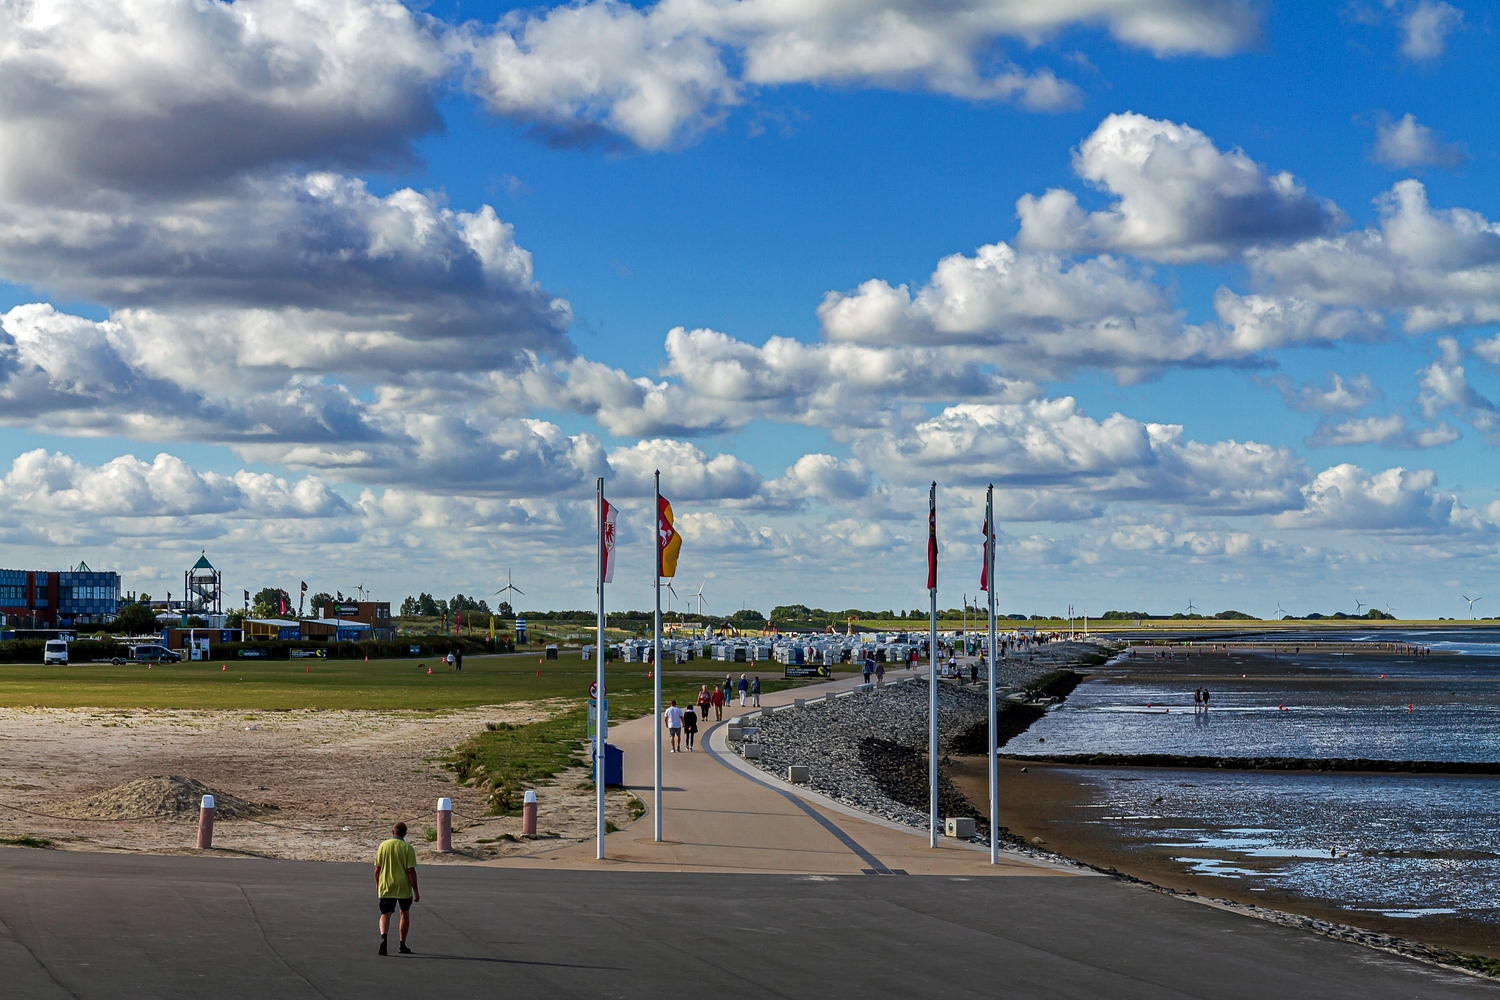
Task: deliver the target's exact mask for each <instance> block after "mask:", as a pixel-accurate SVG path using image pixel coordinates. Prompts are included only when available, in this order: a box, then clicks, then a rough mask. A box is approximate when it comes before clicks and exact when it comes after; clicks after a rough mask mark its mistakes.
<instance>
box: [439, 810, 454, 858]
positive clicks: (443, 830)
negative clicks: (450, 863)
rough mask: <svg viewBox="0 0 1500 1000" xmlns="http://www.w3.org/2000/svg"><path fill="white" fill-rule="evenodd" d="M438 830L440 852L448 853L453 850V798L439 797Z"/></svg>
mask: <svg viewBox="0 0 1500 1000" xmlns="http://www.w3.org/2000/svg"><path fill="white" fill-rule="evenodd" d="M437 831H438V838H437V849H438V851H439V853H442V854H447V853H449V852H450V851H452V850H453V800H452V799H438V810H437Z"/></svg>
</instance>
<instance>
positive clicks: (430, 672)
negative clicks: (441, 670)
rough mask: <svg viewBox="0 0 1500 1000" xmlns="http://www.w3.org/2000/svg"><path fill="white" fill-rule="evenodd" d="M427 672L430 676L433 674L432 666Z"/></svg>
mask: <svg viewBox="0 0 1500 1000" xmlns="http://www.w3.org/2000/svg"><path fill="white" fill-rule="evenodd" d="M427 674H428V676H431V675H432V668H431V667H428V668H427Z"/></svg>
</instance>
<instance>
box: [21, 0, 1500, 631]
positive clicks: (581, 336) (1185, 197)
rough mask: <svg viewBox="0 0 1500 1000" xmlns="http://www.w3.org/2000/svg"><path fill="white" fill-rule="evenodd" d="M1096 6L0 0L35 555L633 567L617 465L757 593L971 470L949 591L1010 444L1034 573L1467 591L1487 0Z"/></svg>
mask: <svg viewBox="0 0 1500 1000" xmlns="http://www.w3.org/2000/svg"><path fill="white" fill-rule="evenodd" d="M1058 7H1059V5H1054V4H1044V3H1034V2H1024V0H955V2H954V3H953V4H951V5H947V6H944V7H942V8H934V7H933V5H930V4H917V3H903V2H894V0H891V2H870V3H865V4H857V3H849V2H842V0H826V2H817V0H809V2H807V3H805V4H801V5H794V6H780V5H777V4H774V3H771V2H769V0H660V2H659V3H656V4H636V5H634V6H628V5H625V4H622V3H605V2H601V0H592V2H586V3H575V4H570V5H565V6H558V7H547V6H539V7H530V6H526V7H522V6H516V5H509V4H499V5H494V4H492V5H482V4H472V3H463V4H454V3H435V4H431V5H427V6H425V7H421V8H417V7H403V6H401V5H399V4H397V3H394V2H388V0H385V2H377V0H303V2H302V3H299V4H297V5H294V6H292V5H272V4H266V3H261V2H259V0H239V2H237V3H235V4H232V5H228V4H208V5H196V4H188V3H185V2H175V0H136V2H132V3H129V4H125V5H119V4H104V3H99V2H94V0H65V2H53V3H36V4H20V3H16V4H0V17H3V18H4V20H5V22H6V23H5V29H4V30H5V31H6V33H7V35H8V36H10V37H12V38H13V39H15V40H16V41H17V43H18V44H16V45H14V46H13V47H12V50H11V51H10V54H8V55H4V56H0V79H3V80H5V81H6V84H5V86H4V87H3V88H0V89H3V91H4V92H5V94H6V95H7V96H4V97H0V148H5V149H6V150H7V153H5V154H4V156H3V158H0V277H3V278H4V279H5V280H6V282H7V284H5V285H3V286H0V309H5V310H9V312H5V313H3V320H4V324H3V332H0V420H3V421H4V423H5V426H6V430H5V436H4V438H3V441H4V442H5V445H4V448H3V449H0V468H5V467H6V466H7V465H8V472H7V473H6V474H5V475H4V478H3V480H0V507H4V508H5V510H6V512H7V516H6V518H5V522H6V525H7V526H6V527H5V528H3V529H0V551H3V557H0V562H4V563H5V564H7V565H26V566H32V565H37V566H55V565H63V564H67V563H73V562H76V561H78V559H87V560H88V561H89V562H90V564H91V565H101V564H102V565H107V566H112V567H116V568H118V569H119V570H120V571H121V572H122V574H123V575H124V577H125V582H126V586H127V588H130V589H147V590H152V591H153V592H160V591H164V590H166V589H168V588H169V587H170V586H171V581H172V580H173V579H174V578H178V577H180V573H181V569H182V568H183V567H185V566H186V565H188V563H184V562H183V560H184V559H188V562H189V563H190V562H191V557H196V550H197V549H204V548H206V549H208V550H210V555H211V557H213V558H214V559H215V561H216V562H217V563H218V564H220V565H221V567H222V568H224V569H225V571H226V573H227V574H228V577H229V583H230V587H231V589H239V588H241V587H245V588H249V589H252V590H254V589H257V588H258V587H260V586H266V585H279V586H286V587H288V589H291V587H292V586H293V585H295V583H296V582H298V581H299V580H301V579H307V580H308V582H309V584H310V585H311V586H313V587H315V588H327V589H338V588H342V589H344V590H346V591H347V590H350V589H352V587H353V586H354V585H355V584H357V583H361V582H363V583H365V584H366V585H367V586H369V585H371V584H372V583H373V585H374V586H375V587H376V588H377V589H378V590H379V591H380V592H382V593H383V594H385V595H386V596H389V597H391V598H392V599H393V600H400V598H402V597H404V596H406V595H407V594H409V593H416V592H418V591H422V590H427V591H434V592H436V593H438V594H439V595H440V596H443V595H447V594H451V593H453V592H455V591H463V592H465V593H474V592H480V593H487V592H489V591H492V590H494V589H496V587H498V586H499V585H498V584H496V585H495V586H493V587H492V586H490V583H491V582H493V581H494V580H495V579H496V578H497V577H498V576H502V575H503V574H504V572H505V570H506V569H507V568H513V569H514V570H515V572H516V574H517V579H518V582H519V581H520V580H522V579H527V580H530V581H534V582H533V583H532V584H531V587H530V589H528V597H529V598H534V599H535V601H536V603H537V605H539V606H542V605H545V606H572V607H586V606H589V604H590V603H591V601H592V573H591V561H590V556H589V547H590V545H591V539H590V537H589V523H590V518H591V514H590V512H589V497H590V496H591V487H592V482H593V478H594V477H595V476H597V475H603V476H605V477H606V480H607V482H608V483H609V489H610V492H611V493H612V495H613V496H614V497H616V498H617V499H618V500H619V502H620V503H622V505H623V506H624V507H625V510H626V513H627V523H626V525H625V528H624V530H623V532H622V539H623V541H624V543H625V544H627V545H628V546H631V548H630V549H628V551H629V552H630V553H632V555H631V558H634V559H635V560H636V562H638V563H639V564H640V567H642V570H641V572H640V573H622V575H621V578H620V583H618V584H617V585H616V587H615V588H614V596H612V598H611V603H612V604H615V605H618V606H638V607H643V606H646V604H647V602H648V601H649V575H647V574H648V572H649V565H650V563H649V560H650V551H649V537H650V536H649V534H648V533H646V531H645V530H644V525H645V521H644V517H645V514H644V510H645V508H644V506H643V504H642V501H643V498H644V495H645V493H646V492H647V491H648V490H649V474H650V471H651V470H652V469H653V468H661V469H662V472H663V475H664V483H665V486H664V491H665V492H667V493H668V495H669V496H670V497H671V498H672V499H673V501H674V503H675V504H676V507H677V510H678V512H679V515H680V516H681V518H682V523H683V532H684V535H685V537H686V546H685V548H684V554H683V561H682V573H683V576H684V582H687V581H691V585H690V588H689V589H696V587H697V585H698V582H699V581H702V580H707V581H709V582H708V584H707V592H708V593H709V594H710V595H716V596H717V598H718V600H719V601H720V602H721V604H722V606H724V607H738V606H739V605H740V604H741V603H742V602H746V603H749V604H750V605H752V606H763V609H769V607H770V606H771V605H773V604H777V603H786V602H803V603H808V604H819V605H823V606H827V607H835V606H837V607H844V606H851V605H852V606H866V607H869V606H878V607H882V608H884V607H903V606H905V607H914V606H920V605H922V604H923V603H924V597H925V595H924V594H923V593H922V592H921V589H920V588H921V583H920V582H919V581H920V580H921V579H922V568H921V561H922V552H923V549H922V537H921V524H920V515H921V513H922V511H921V506H922V502H923V500H924V499H925V485H926V483H927V482H928V481H930V480H933V479H936V480H937V481H938V482H939V484H940V490H941V495H942V499H943V514H942V519H941V528H942V536H943V540H944V551H945V558H944V572H943V581H942V584H943V594H942V601H943V603H944V604H945V605H956V604H958V603H959V602H960V600H961V598H962V596H963V595H964V594H965V593H970V594H972V592H973V591H974V590H975V589H976V586H977V572H976V571H975V570H976V568H977V567H976V564H977V548H976V546H975V545H974V544H973V542H974V536H976V535H977V534H978V530H977V525H978V520H979V510H978V508H979V504H980V503H981V497H982V490H983V486H984V484H985V483H987V482H990V481H994V482H995V483H996V485H997V492H998V495H999V506H1000V509H1001V512H1002V515H1003V517H1002V523H1003V527H1004V529H1005V538H1006V549H1005V555H1006V560H1005V561H1006V564H1007V567H1008V570H1009V573H1008V576H1009V579H1010V580H1011V581H1012V583H1013V585H1012V587H1011V588H1010V591H1009V592H1008V593H1007V592H1006V591H1005V590H1002V597H1001V603H1002V605H1005V606H1007V607H1011V606H1012V605H1014V608H1013V609H1014V610H1024V611H1042V610H1056V609H1058V608H1061V607H1064V606H1065V605H1066V604H1069V603H1072V604H1074V605H1077V606H1079V607H1089V608H1091V609H1092V610H1093V611H1095V612H1096V613H1097V612H1099V611H1102V610H1105V609H1107V608H1111V607H1126V606H1129V607H1131V608H1139V609H1146V610H1151V611H1156V612H1167V613H1169V612H1171V611H1175V610H1178V609H1180V608H1181V607H1183V606H1185V605H1186V603H1187V601H1188V600H1189V599H1192V600H1193V601H1194V603H1195V604H1196V605H1198V606H1200V607H1207V608H1209V609H1218V608H1221V607H1235V608H1242V609H1244V610H1248V611H1251V612H1253V613H1257V614H1262V615H1265V614H1269V613H1270V612H1271V611H1272V610H1273V609H1274V608H1275V607H1276V604H1277V602H1278V601H1279V602H1281V603H1282V604H1283V605H1284V606H1286V607H1287V608H1288V609H1297V610H1301V611H1307V610H1314V609H1317V610H1323V611H1333V610H1338V609H1344V610H1353V607H1354V602H1355V601H1356V600H1358V601H1362V602H1364V603H1366V604H1376V605H1379V606H1382V607H1383V606H1387V605H1390V606H1392V607H1394V608H1395V610H1397V611H1398V612H1399V613H1402V614H1404V615H1413V616H1416V615H1439V614H1444V615H1451V614H1457V613H1458V612H1459V611H1460V610H1461V609H1462V608H1463V607H1464V605H1463V604H1462V602H1461V601H1459V599H1458V596H1457V594H1458V592H1459V591H1460V590H1462V591H1465V592H1470V593H1472V590H1471V589H1470V588H1472V589H1476V590H1480V591H1484V590H1486V588H1487V587H1489V585H1490V583H1491V582H1493V581H1494V577H1495V571H1496V560H1495V556H1496V551H1497V545H1500V476H1497V474H1496V471H1495V470H1496V466H1495V463H1494V462H1493V461H1492V459H1493V450H1494V448H1495V446H1496V444H1497V443H1500V409H1497V408H1496V405H1495V404H1494V403H1492V402H1491V400H1492V399H1493V398H1495V397H1496V396H1497V394H1500V379H1497V366H1500V338H1496V330H1495V326H1496V321H1497V319H1500V227H1497V225H1496V223H1494V222H1493V221H1492V220H1494V219H1496V218H1500V204H1497V202H1500V195H1497V193H1496V192H1497V190H1500V187H1497V185H1496V184H1495V183H1494V179H1495V173H1496V170H1497V164H1500V161H1497V157H1496V143H1495V139H1494V132H1495V130H1494V125H1493V123H1492V122H1491V121H1490V120H1489V119H1490V117H1492V116H1490V115H1489V114H1488V110H1489V109H1488V107H1487V105H1486V104H1485V103H1484V102H1483V101H1482V100H1477V99H1475V96H1474V95H1480V94H1484V93H1488V92H1490V91H1491V90H1493V89H1494V83H1493V77H1494V68H1493V59H1491V58H1488V56H1489V54H1490V51H1491V50H1492V47H1493V29H1494V25H1493V23H1492V14H1491V12H1490V11H1489V9H1488V8H1486V7H1483V6H1481V5H1474V4H1465V3H1461V2H1453V3H1445V2H1439V0H1353V2H1350V3H1343V4H1300V5H1290V4H1263V3H1256V2H1251V0H1080V2H1079V3H1076V4H1072V5H1070V6H1069V7H1068V9H1067V11H1066V12H1061V13H1060V12H1059V10H1058ZM147 39H149V40H150V43H149V44H147V43H146V42H145V41H143V40H147ZM1487 81H1489V82H1487ZM485 206H489V208H485ZM507 227H509V228H507ZM673 331H676V332H673ZM637 549H639V550H641V551H639V552H637V551H635V550H637ZM179 564H180V565H179ZM1004 578H1005V577H1002V579H1004ZM679 589H681V588H679ZM1491 589H1492V588H1491ZM950 591H951V592H952V593H949V592H950ZM1496 599H1497V600H1500V595H1497V597H1496ZM711 600H712V597H711ZM1346 606H1347V607H1346ZM1479 610H1480V611H1483V610H1484V609H1483V605H1481V606H1480V608H1479Z"/></svg>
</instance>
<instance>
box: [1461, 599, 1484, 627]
mask: <svg viewBox="0 0 1500 1000" xmlns="http://www.w3.org/2000/svg"><path fill="white" fill-rule="evenodd" d="M1459 596H1460V597H1462V598H1463V599H1464V600H1466V601H1468V602H1469V620H1470V621H1473V619H1474V605H1476V604H1478V603H1479V602H1480V601H1482V600H1484V598H1483V597H1470V596H1468V595H1467V594H1460V595H1459Z"/></svg>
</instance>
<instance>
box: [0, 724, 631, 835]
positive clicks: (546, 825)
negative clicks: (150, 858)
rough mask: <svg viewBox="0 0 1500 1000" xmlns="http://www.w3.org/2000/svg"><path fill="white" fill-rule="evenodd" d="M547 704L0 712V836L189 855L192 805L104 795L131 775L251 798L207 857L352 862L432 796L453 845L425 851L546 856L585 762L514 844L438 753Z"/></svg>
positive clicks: (589, 816)
mask: <svg viewBox="0 0 1500 1000" xmlns="http://www.w3.org/2000/svg"><path fill="white" fill-rule="evenodd" d="M558 708H559V706H558V705H557V704H554V703H552V702H523V703H515V704H509V705H504V706H492V707H487V708H477V709H463V710H458V711H451V712H393V711H308V710H298V711H286V712H244V711H235V712H219V711H171V710H159V709H158V710H105V709H39V708H31V709H0V838H3V839H6V840H15V839H18V838H23V837H33V838H44V839H46V840H50V841H52V843H53V846H55V847H57V848H60V849H65V850H106V851H144V852H150V853H158V854H160V853H193V852H194V847H193V844H194V836H195V830H196V821H197V814H196V810H194V809H183V810H180V814H179V815H175V816H161V815H142V814H141V813H143V812H145V809H144V808H142V804H141V803H138V802H135V801H133V800H132V799H131V797H130V796H129V795H121V794H119V793H116V794H113V795H111V790H112V789H119V788H120V786H122V785H126V784H128V783H130V782H132V781H136V780H138V779H142V778H147V777H152V776H163V777H165V776H179V777H184V778H191V779H194V780H195V781H198V782H201V783H202V784H203V785H206V786H208V787H209V788H210V789H212V790H214V791H215V792H218V793H221V794H227V795H230V796H233V797H234V798H236V799H238V800H240V801H242V802H245V803H248V804H251V806H252V807H253V808H252V809H251V810H249V814H248V815H245V816H242V817H238V818H230V817H227V816H226V817H224V818H222V819H220V820H219V821H218V822H216V825H215V831H214V849H215V853H217V854H234V853H238V854H243V855H247V856H257V857H276V858H295V859H303V860H327V861H351V860H366V859H367V858H368V856H369V854H370V851H371V850H373V846H374V845H375V844H377V843H378V842H379V841H380V840H381V839H383V837H384V836H386V835H387V834H386V831H387V830H388V829H389V828H390V825H391V824H392V823H394V822H396V821H397V820H403V821H405V822H406V823H407V824H408V825H409V826H410V827H411V828H412V831H413V833H412V837H411V839H412V841H413V843H414V844H416V845H417V847H418V850H419V851H422V852H424V853H426V852H428V847H429V845H428V844H427V842H426V841H425V839H424V837H423V831H424V829H425V827H427V826H429V825H431V824H432V823H433V821H434V812H435V807H436V803H437V800H438V798H440V797H444V796H446V797H448V798H450V799H452V801H453V813H454V838H453V840H454V848H455V852H454V853H453V854H451V855H447V856H442V855H438V854H436V852H431V859H430V860H433V861H438V860H449V861H477V860H484V859H488V858H494V857H503V856H508V855H513V854H525V853H531V852H534V851H540V850H553V849H556V848H557V846H558V845H559V844H563V843H571V842H575V841H577V840H581V839H586V838H588V837H591V836H592V835H593V824H594V797H593V792H592V791H589V790H587V789H586V788H584V787H583V785H584V782H586V781H587V779H588V772H587V769H586V768H575V769H573V770H571V771H567V772H564V773H563V774H560V775H558V777H557V780H556V781H555V782H554V783H553V784H552V785H549V786H547V787H545V788H543V789H541V790H540V794H539V809H538V826H537V830H538V834H539V837H538V839H536V840H521V839H518V838H519V835H520V833H521V820H520V818H519V817H505V816H488V815H486V814H485V803H484V797H483V795H482V794H481V792H480V791H479V790H477V789H472V788H468V787H464V786H461V785H458V784H455V783H454V781H453V776H452V774H451V773H449V772H448V771H447V770H445V769H444V767H443V766H442V760H443V758H444V757H445V756H446V755H447V754H448V753H449V752H450V751H451V749H452V748H453V747H454V746H455V745H456V744H458V743H460V742H462V741H463V740H465V739H467V738H468V737H470V736H471V735H473V734H474V733H475V732H476V731H478V730H480V729H482V728H484V725H485V723H486V722H510V723H527V722H534V721H538V720H540V719H544V718H547V717H549V716H550V715H552V714H554V713H555V712H556V711H557V710H558ZM580 735H581V734H580ZM101 796H102V798H99V797H101ZM632 798H633V796H632V795H631V793H629V792H626V791H623V790H616V791H613V792H611V793H610V818H611V819H612V820H613V821H614V822H615V823H616V824H617V825H619V826H624V825H625V824H626V823H628V822H630V820H631V811H630V806H631V799H632ZM91 799H96V801H93V802H90V801H89V800H91ZM132 812H134V813H135V815H132Z"/></svg>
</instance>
